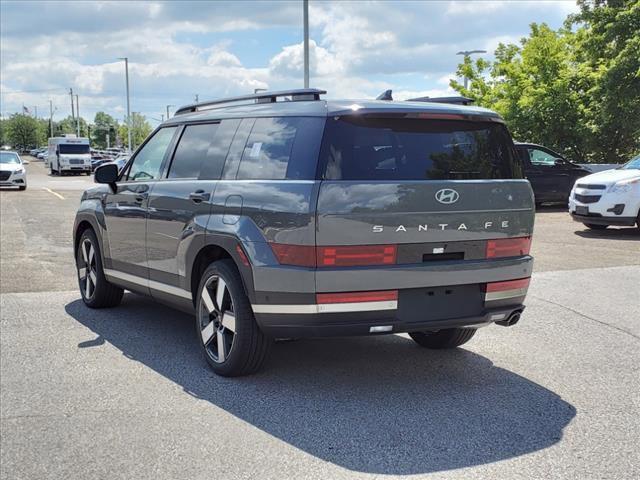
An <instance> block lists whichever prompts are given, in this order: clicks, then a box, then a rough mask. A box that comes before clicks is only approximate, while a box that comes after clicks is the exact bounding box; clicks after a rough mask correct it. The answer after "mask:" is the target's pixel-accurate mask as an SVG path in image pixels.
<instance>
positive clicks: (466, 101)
mask: <svg viewBox="0 0 640 480" xmlns="http://www.w3.org/2000/svg"><path fill="white" fill-rule="evenodd" d="M407 102H433V103H453V104H455V105H471V104H472V103H473V102H474V100H473V99H472V98H467V97H418V98H410V99H408V100H407Z"/></svg>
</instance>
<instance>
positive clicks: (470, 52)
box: [456, 50, 487, 90]
mask: <svg viewBox="0 0 640 480" xmlns="http://www.w3.org/2000/svg"><path fill="white" fill-rule="evenodd" d="M474 53H487V51H486V50H462V51H461V52H458V53H456V55H464V59H465V60H466V59H467V58H469V57H471V55H473V54H474ZM468 85H469V79H468V78H467V76H466V75H465V76H464V89H465V90H466V89H467V87H468Z"/></svg>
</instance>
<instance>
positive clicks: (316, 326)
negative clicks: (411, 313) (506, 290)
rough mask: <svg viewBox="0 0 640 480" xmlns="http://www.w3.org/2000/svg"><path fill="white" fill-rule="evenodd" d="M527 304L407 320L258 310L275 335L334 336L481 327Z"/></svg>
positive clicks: (389, 314) (380, 314) (381, 314)
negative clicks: (449, 316) (462, 314)
mask: <svg viewBox="0 0 640 480" xmlns="http://www.w3.org/2000/svg"><path fill="white" fill-rule="evenodd" d="M524 308H525V307H524V305H522V304H521V303H515V304H512V305H510V306H505V307H497V308H483V309H482V310H481V311H480V312H478V313H477V314H475V315H465V316H461V317H453V318H443V319H440V320H416V321H404V320H402V319H400V318H398V316H397V315H396V311H376V312H357V313H330V314H329V313H327V314H308V315H304V314H286V315H282V314H280V315H275V314H258V313H256V319H257V320H258V323H259V325H260V328H261V329H262V331H263V332H265V333H266V334H267V335H269V336H272V337H282V338H291V337H299V338H303V337H334V336H354V335H372V334H374V335H378V334H381V333H382V334H391V333H406V332H419V331H436V330H441V329H444V328H456V327H472V328H480V327H483V326H486V325H490V324H492V323H496V322H505V321H507V320H508V319H509V317H510V316H511V315H512V314H513V313H515V312H522V310H524Z"/></svg>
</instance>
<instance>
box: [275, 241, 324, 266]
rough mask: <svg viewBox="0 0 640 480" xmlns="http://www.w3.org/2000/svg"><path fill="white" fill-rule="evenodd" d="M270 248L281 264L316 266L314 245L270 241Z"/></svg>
mask: <svg viewBox="0 0 640 480" xmlns="http://www.w3.org/2000/svg"><path fill="white" fill-rule="evenodd" d="M271 249H272V250H273V254H274V255H275V256H276V258H277V259H278V263H280V264H281V265H296V266H298V267H315V266H316V247H314V246H309V245H288V244H284V243H272V244H271Z"/></svg>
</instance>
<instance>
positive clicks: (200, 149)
mask: <svg viewBox="0 0 640 480" xmlns="http://www.w3.org/2000/svg"><path fill="white" fill-rule="evenodd" d="M217 130H218V124H217V123H207V124H202V125H187V126H186V127H185V129H184V132H183V133H182V136H181V137H180V142H179V143H178V147H177V148H176V152H175V153H174V155H173V160H172V161H171V166H170V167H169V178H198V176H199V175H200V169H201V166H202V163H203V162H211V161H212V160H213V161H216V160H218V162H217V163H219V165H216V166H215V169H217V170H218V171H219V172H220V171H222V162H220V161H219V159H216V158H212V157H214V153H215V152H214V148H213V144H214V138H215V136H216V131H217ZM222 160H223V161H224V158H223V159H222Z"/></svg>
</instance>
